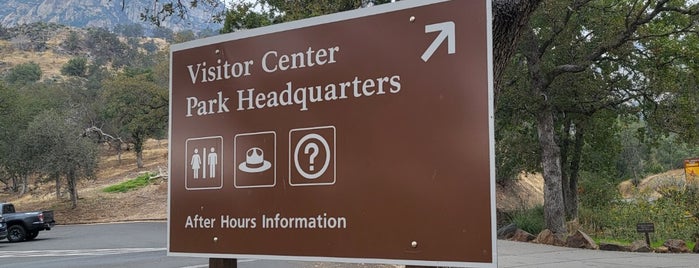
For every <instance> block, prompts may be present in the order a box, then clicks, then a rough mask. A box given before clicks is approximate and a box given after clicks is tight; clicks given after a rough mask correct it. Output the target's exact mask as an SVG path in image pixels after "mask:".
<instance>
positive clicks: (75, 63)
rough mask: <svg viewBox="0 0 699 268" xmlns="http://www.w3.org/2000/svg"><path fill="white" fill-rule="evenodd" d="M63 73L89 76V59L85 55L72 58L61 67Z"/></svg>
mask: <svg viewBox="0 0 699 268" xmlns="http://www.w3.org/2000/svg"><path fill="white" fill-rule="evenodd" d="M61 74H62V75H66V76H77V77H86V76H87V59H86V58H83V57H78V58H72V59H70V60H68V62H66V64H64V65H63V67H61Z"/></svg>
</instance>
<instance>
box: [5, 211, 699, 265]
mask: <svg viewBox="0 0 699 268" xmlns="http://www.w3.org/2000/svg"><path fill="white" fill-rule="evenodd" d="M165 247H166V224H165V223H163V222H144V223H121V224H99V225H69V226H57V227H56V228H55V229H54V230H51V231H48V232H42V233H40V234H39V237H38V238H37V239H36V240H35V241H30V242H23V243H12V244H11V243H8V242H7V241H6V240H5V241H3V242H0V267H10V268H13V267H22V268H27V267H32V268H61V267H155V268H171V267H177V268H199V267H207V263H208V260H207V259H205V258H184V257H168V256H166V249H165ZM498 255H499V257H498V266H499V267H511V268H533V267H543V268H546V267H566V268H567V267H572V268H575V267H581V268H582V267H585V268H587V267H609V268H615V267H699V254H653V253H621V252H604V251H593V250H581V249H570V248H562V247H551V246H545V245H537V244H530V243H517V242H510V241H498ZM238 266H239V267H241V268H276V267H288V268H319V267H332V268H336V267H354V268H358V267H367V268H368V267H391V266H379V265H349V264H336V263H310V262H288V261H263V260H240V262H239V265H238Z"/></svg>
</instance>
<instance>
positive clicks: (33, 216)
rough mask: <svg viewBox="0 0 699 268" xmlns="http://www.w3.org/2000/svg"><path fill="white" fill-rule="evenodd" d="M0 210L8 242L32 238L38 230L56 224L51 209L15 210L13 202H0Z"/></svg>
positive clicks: (48, 228) (47, 228)
mask: <svg viewBox="0 0 699 268" xmlns="http://www.w3.org/2000/svg"><path fill="white" fill-rule="evenodd" d="M0 212H2V214H0V216H2V217H3V218H4V220H5V223H6V225H7V240H9V241H10V242H20V241H24V240H33V239H34V238H36V237H37V236H38V235H39V231H43V230H51V228H53V227H54V226H55V225H56V221H54V219H53V211H51V210H47V211H30V212H16V211H15V206H14V205H13V204H11V203H0Z"/></svg>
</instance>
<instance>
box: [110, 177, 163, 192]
mask: <svg viewBox="0 0 699 268" xmlns="http://www.w3.org/2000/svg"><path fill="white" fill-rule="evenodd" d="M150 184H152V181H151V176H150V174H149V173H145V174H142V175H140V176H138V177H137V178H135V179H131V180H128V181H125V182H122V183H119V184H115V185H111V186H109V187H107V188H104V189H103V190H102V191H103V192H105V193H125V192H128V191H132V190H137V189H140V188H143V187H146V186H148V185H150Z"/></svg>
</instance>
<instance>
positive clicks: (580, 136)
mask: <svg viewBox="0 0 699 268" xmlns="http://www.w3.org/2000/svg"><path fill="white" fill-rule="evenodd" d="M584 138H585V126H584V125H583V124H582V123H579V124H577V125H576V128H575V145H574V147H573V159H572V160H571V162H570V173H569V174H570V181H569V182H568V187H567V188H568V191H567V192H569V193H570V196H568V199H567V200H566V213H567V214H568V216H569V217H570V219H577V218H578V178H579V177H580V161H581V158H582V149H583V145H584V141H585V140H584Z"/></svg>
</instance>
